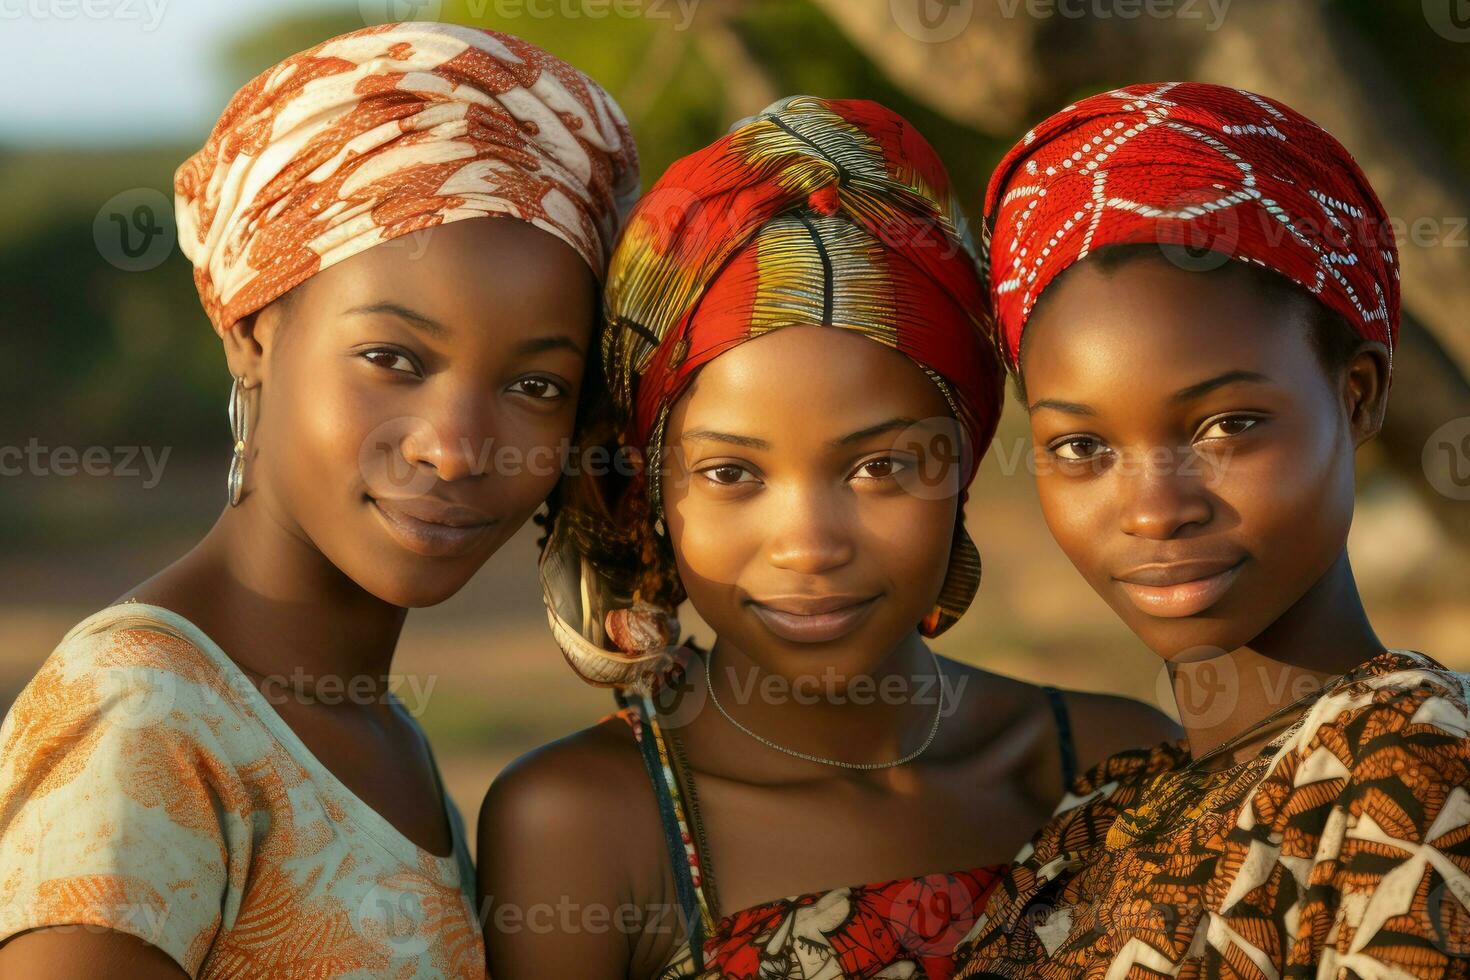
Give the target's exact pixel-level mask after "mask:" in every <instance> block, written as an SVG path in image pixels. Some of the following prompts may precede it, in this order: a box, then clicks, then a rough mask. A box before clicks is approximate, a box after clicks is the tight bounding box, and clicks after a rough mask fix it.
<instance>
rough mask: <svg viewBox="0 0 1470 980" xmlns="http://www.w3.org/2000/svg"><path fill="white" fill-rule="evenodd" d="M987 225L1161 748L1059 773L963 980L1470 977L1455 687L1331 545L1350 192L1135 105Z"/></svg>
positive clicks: (1203, 128) (1277, 143)
mask: <svg viewBox="0 0 1470 980" xmlns="http://www.w3.org/2000/svg"><path fill="white" fill-rule="evenodd" d="M986 213H987V220H988V221H989V222H990V224H991V227H992V228H993V236H992V238H991V242H990V253H989V285H990V288H991V290H992V293H993V296H994V300H995V307H996V317H997V320H996V325H997V328H998V333H999V339H1000V346H1001V349H1002V350H1003V352H1004V355H1005V357H1006V359H1007V361H1008V363H1009V365H1010V366H1011V367H1012V368H1013V369H1014V370H1015V372H1016V374H1017V379H1018V381H1020V382H1021V385H1020V388H1021V392H1022V394H1023V398H1024V400H1025V401H1026V404H1027V409H1028V411H1029V413H1030V421H1031V431H1032V436H1033V441H1034V443H1035V447H1036V453H1037V466H1038V476H1037V485H1038V488H1039V491H1040V495H1041V502H1042V509H1043V512H1044V514H1045V516H1046V519H1047V522H1048V524H1049V525H1050V527H1051V530H1052V533H1053V535H1054V536H1055V537H1056V539H1057V542H1058V544H1060V545H1061V547H1062V549H1063V550H1064V551H1065V552H1066V554H1067V556H1068V557H1069V558H1071V560H1072V562H1073V563H1074V564H1075V565H1076V566H1077V568H1078V570H1079V571H1080V572H1081V573H1082V574H1083V576H1084V577H1086V578H1087V580H1088V582H1089V583H1090V584H1091V585H1092V586H1093V588H1095V589H1096V590H1097V592H1098V593H1099V595H1101V596H1102V597H1103V598H1104V599H1105V600H1106V601H1107V602H1108V603H1109V604H1110V605H1111V606H1112V607H1113V608H1114V610H1115V611H1116V612H1117V613H1118V615H1119V616H1120V617H1121V618H1122V619H1123V620H1124V622H1126V623H1127V624H1128V625H1129V626H1130V627H1131V628H1132V629H1133V630H1134V631H1135V632H1136V633H1137V634H1138V636H1139V638H1140V639H1142V640H1143V641H1144V642H1145V643H1146V644H1147V645H1148V646H1149V647H1150V648H1152V649H1153V650H1154V652H1155V653H1157V654H1158V655H1159V657H1160V658H1162V660H1163V665H1162V669H1163V670H1164V671H1166V672H1167V676H1168V679H1169V680H1170V682H1171V683H1172V686H1173V689H1174V692H1175V695H1176V700H1177V702H1178V705H1179V711H1180V715H1181V720H1182V721H1183V723H1184V726H1185V729H1186V731H1187V733H1188V737H1187V738H1185V739H1182V740H1179V741H1176V742H1166V743H1163V744H1161V745H1159V746H1156V747H1153V748H1151V749H1141V750H1136V751H1129V752H1124V753H1121V754H1119V755H1116V756H1114V757H1112V758H1110V759H1108V760H1106V761H1104V762H1103V763H1101V764H1100V765H1098V766H1096V767H1094V768H1092V769H1091V770H1089V771H1088V772H1086V773H1084V774H1083V775H1082V776H1081V777H1080V778H1079V779H1078V780H1077V782H1076V783H1074V784H1073V786H1072V789H1071V792H1070V793H1069V794H1068V796H1067V797H1066V799H1065V800H1064V801H1063V802H1062V805H1061V806H1060V807H1059V809H1058V812H1057V814H1056V815H1055V816H1054V817H1053V818H1052V820H1051V821H1049V822H1048V823H1047V824H1046V825H1045V826H1044V827H1043V828H1042V829H1041V830H1040V831H1039V832H1038V833H1037V835H1036V836H1035V837H1034V838H1033V840H1032V841H1031V842H1030V843H1028V844H1027V845H1026V847H1025V848H1024V849H1023V850H1022V851H1021V854H1020V857H1019V858H1018V860H1017V863H1016V864H1015V865H1014V866H1013V867H1012V869H1011V870H1010V872H1009V873H1008V874H1007V875H1006V876H1005V878H1004V881H1003V883H1002V884H1001V886H1000V887H999V888H997V889H996V891H995V893H994V895H993V896H992V900H991V902H990V904H989V906H988V907H987V909H986V910H985V913H984V915H983V916H982V917H981V919H980V921H979V922H977V924H976V926H975V927H974V929H973V930H972V933H971V935H970V936H969V937H967V939H966V942H965V944H964V949H965V952H964V953H963V954H962V961H964V962H966V966H965V967H964V969H963V970H962V971H961V975H962V976H966V977H1016V978H1021V977H1025V978H1037V977H1039V978H1056V980H1061V978H1072V977H1104V976H1106V977H1145V976H1147V977H1238V978H1248V980H1267V978H1269V980H1277V978H1286V977H1303V978H1304V977H1338V978H1346V977H1363V978H1367V977H1383V978H1387V977H1395V978H1409V977H1415V978H1430V977H1434V978H1440V977H1466V976H1470V847H1467V842H1470V714H1467V704H1466V702H1467V692H1470V688H1467V684H1466V679H1465V678H1464V676H1462V675H1459V674H1456V673H1453V672H1451V671H1448V670H1446V669H1445V668H1444V667H1443V666H1442V665H1440V664H1438V663H1437V662H1435V661H1434V660H1433V659H1431V658H1429V657H1427V656H1424V655H1423V654H1420V653H1416V652H1412V651H1408V650H1396V649H1388V648H1385V646H1384V645H1383V644H1382V643H1381V642H1380V641H1379V640H1378V638H1377V636H1376V635H1375V633H1374V631H1373V628H1372V626H1371V625H1370V623H1369V620H1368V617H1367V615H1366V613H1365V611H1364V608H1363V602H1362V599H1361V598H1360V596H1359V592H1358V587H1357V584H1356V582H1355V580H1354V577H1353V572H1352V568H1351V565H1350V563H1349V560H1348V554H1347V547H1346V545H1347V534H1348V527H1349V525H1350V524H1351V520H1352V512H1353V497H1354V465H1353V462H1354V452H1355V450H1356V448H1357V447H1358V446H1360V445H1362V444H1363V443H1365V442H1367V441H1368V440H1369V439H1371V438H1372V437H1373V436H1374V435H1375V434H1376V433H1377V431H1378V428H1379V426H1380V425H1381V424H1382V420H1383V414H1384V411H1385V408H1386V402H1387V394H1388V388H1389V381H1390V375H1391V366H1392V363H1393V347H1394V342H1395V339H1396V336H1397V327H1398V315H1399V284H1398V267H1397V252H1396V249H1395V246H1394V238H1393V233H1392V230H1391V228H1390V225H1389V219H1388V216H1387V215H1386V214H1385V212H1384V210H1383V206H1382V205H1381V204H1380V203H1379V200H1378V198H1377V196H1376V195H1375V194H1374V193H1373V190H1372V188H1371V187H1370V186H1369V184H1368V181H1367V179H1366V177H1364V175H1363V174H1362V172H1361V171H1360V170H1359V169H1358V167H1357V165H1356V164H1355V163H1354V162H1353V159H1352V157H1351V156H1349V154H1348V152H1347V151H1346V150H1345V149H1344V148H1343V147H1342V145H1341V144H1339V143H1338V142H1337V141H1336V140H1335V139H1333V138H1332V137H1331V136H1330V135H1328V134H1327V133H1326V132H1324V131H1323V130H1322V129H1321V128H1320V127H1318V126H1316V125H1315V124H1314V123H1312V122H1311V121H1310V120H1307V119H1305V118H1303V117H1302V116H1301V115H1300V114H1299V113H1296V112H1294V111H1293V110H1291V109H1290V108H1288V107H1287V106H1284V105H1282V104H1280V103H1278V102H1274V101H1272V100H1270V99H1267V98H1264V97H1261V96H1258V95H1254V94H1252V93H1249V92H1241V91H1238V90H1235V89H1230V88H1224V87H1221V86H1218V85H1206V84H1198V83H1169V84H1147V85H1134V86H1129V87H1127V88H1124V89H1120V90H1117V91H1113V92H1107V93H1104V94H1101V95H1097V96H1094V97H1092V98H1088V99H1085V100H1083V101H1081V102H1079V103H1077V104H1076V105H1074V106H1069V107H1068V108H1066V109H1064V110H1062V111H1061V112H1059V113H1057V114H1056V115H1055V116H1052V117H1051V118H1049V119H1047V120H1046V121H1045V122H1043V123H1042V124H1041V125H1039V126H1038V127H1036V129H1034V130H1033V131H1032V132H1030V133H1028V134H1027V135H1026V137H1025V139H1024V140H1023V141H1022V142H1021V143H1020V144H1018V145H1017V146H1016V147H1015V148H1014V149H1013V150H1012V151H1011V153H1010V154H1009V155H1008V156H1007V157H1006V158H1005V159H1004V161H1002V163H1001V166H1000V168H999V169H998V170H997V172H996V174H995V176H994V178H993V179H992V181H991V183H990V189H989V193H988V194H987V199H986Z"/></svg>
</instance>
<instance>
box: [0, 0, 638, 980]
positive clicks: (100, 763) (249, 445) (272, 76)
mask: <svg viewBox="0 0 1470 980" xmlns="http://www.w3.org/2000/svg"><path fill="white" fill-rule="evenodd" d="M637 185H638V180H637V158H636V154H635V152H634V149H633V145H632V142H631V139H630V136H629V133H628V129H627V125H626V123H625V122H624V120H623V118H622V115H621V113H620V111H619V110H618V108H617V106H616V105H615V104H614V103H613V102H612V100H611V99H610V98H609V97H608V96H607V95H606V93H604V92H603V91H602V90H601V89H600V88H599V87H598V86H597V84H596V83H595V82H593V81H592V80H591V79H589V78H588V77H587V76H585V75H583V74H582V73H581V72H579V71H577V70H576V69H574V68H572V67H571V66H570V65H567V64H565V63H563V62H561V61H559V60H557V59H556V58H554V57H552V56H551V55H549V54H547V53H546V52H545V51H542V50H540V49H538V48H536V47H534V46H532V45H530V44H527V43H525V42H523V41H521V40H519V39H518V38H515V37H511V36H509V35H505V34H499V33H495V32H490V31H481V30H473V29H470V28H464V27H454V26H447V25H439V24H417V23H414V24H394V25H387V26H383V27H373V28H368V29H365V30H360V31H356V32H353V33H351V34H346V35H343V36H341V37H337V38H333V39H331V40H329V41H326V42H324V43H322V44H320V45H317V46H316V47H314V48H311V49H310V50H308V51H304V52H302V53H300V54H297V55H295V56H293V57H291V58H288V59H287V60H286V61H284V62H282V63H281V64H279V65H276V66H274V67H273V68H271V69H269V70H267V71H266V72H264V73H262V74H261V75H260V76H259V77H257V78H256V79H255V80H254V81H252V82H250V83H249V84H247V85H246V86H245V87H244V88H242V89H241V90H240V91H239V92H238V93H237V94H236V95H235V96H234V98H233V99H232V100H231V101H230V103H229V105H228V106H227V107H226V109H225V111H224V114H223V115H222V116H221V118H220V120H219V123H218V124H217V125H216V126H215V128H214V131H213V133H212V134H211V135H210V137H209V140H208V142H207V143H206V144H205V146H204V148H203V149H202V150H200V151H199V152H198V153H197V154H195V155H194V156H193V157H192V158H190V159H189V160H188V161H187V162H186V163H185V164H184V165H183V166H182V167H180V168H179V171H178V174H177V177H176V180H175V189H176V194H177V214H178V222H179V231H180V243H181V247H182V248H183V250H184V253H185V254H186V255H187V256H188V257H189V258H190V259H191V260H192V261H193V263H194V278H195V281H196V283H197V285H198V287H199V294H200V297H201V299H202V300H203V303H204V308H205V311H206V313H207V314H208V316H209V319H210V321H211V322H212V323H213V325H214V328H215V330H216V332H217V333H219V335H220V336H221V338H222V340H223V341H224V347H225V357H226V360H227V361H228V363H229V367H230V373H231V374H232V375H234V377H235V386H234V389H233V391H232V393H231V399H230V418H231V422H232V424H233V425H234V428H235V452H234V460H233V462H232V464H231V466H230V471H229V476H228V482H227V489H228V504H227V505H226V506H225V507H224V511H223V513H222V515H221V516H220V518H219V520H218V522H217V523H216V524H215V526H214V527H213V529H211V530H210V531H209V533H208V534H207V535H205V537H204V538H203V540H202V541H200V542H199V543H198V545H197V546H196V547H194V548H193V550H191V551H190V552H189V553H188V554H186V555H185V556H184V557H183V558H181V559H179V560H178V561H177V562H175V563H174V564H172V565H170V566H169V567H168V568H166V569H164V570H163V571H162V572H160V573H159V574H158V575H156V576H154V577H153V578H151V579H149V580H148V581H147V582H145V583H143V584H142V585H140V586H138V587H137V588H135V589H133V590H132V591H131V592H130V593H128V595H129V596H130V598H129V599H128V600H127V601H126V602H124V603H119V604H117V605H114V606H111V607H109V608H107V609H104V610H102V611H100V612H98V613H95V614H93V615H92V616H89V617H87V618H86V619H85V620H84V621H83V622H81V623H79V624H78V625H77V626H76V627H75V628H74V629H73V630H72V631H71V632H70V633H69V634H68V635H67V636H66V638H65V639H64V640H63V641H62V643H61V645H60V646H58V647H57V649H56V650H55V652H54V653H52V655H51V657H50V658H49V659H48V660H47V661H46V662H45V664H44V665H43V666H42V668H41V670H40V672H39V673H38V674H37V675H36V677H35V678H34V679H33V680H32V681H31V683H30V684H29V685H28V686H27V687H26V689H25V690H24V692H22V694H21V695H20V698H19V699H18V700H17V701H16V703H15V705H14V707H13V708H12V709H11V711H10V713H9V714H8V715H7V717H6V720H5V726H4V729H3V731H0V881H3V882H4V895H5V898H4V903H3V904H4V911H5V915H4V925H3V931H0V940H6V942H5V945H4V947H3V948H0V973H3V974H4V975H6V976H46V977H52V978H68V977H78V978H79V977H88V978H90V977H97V976H103V975H107V976H127V977H129V978H143V977H159V978H161V977H178V976H183V975H187V976H194V977H227V976H228V977H240V976H256V977H283V978H284V977H328V976H330V977H388V976H392V977H402V978H410V977H426V978H427V977H438V978H445V977H479V976H483V975H484V958H483V950H482V947H481V943H480V930H479V927H478V923H477V921H476V917H475V911H474V909H473V907H472V899H473V890H472V878H473V876H474V872H473V869H472V867H471V864H470V860H469V851H468V847H467V844H466V841H465V835H464V831H463V826H462V822H461V820H460V816H459V813H458V812H457V810H456V809H455V808H454V806H453V804H452V802H450V801H449V800H448V799H447V798H446V796H445V795H444V791H443V787H442V785H441V784H440V780H439V773H438V768H437V766H436V764H435V762H434V759H433V755H432V753H431V752H430V750H429V747H428V744H427V742H426V741H425V740H424V737H423V732H422V729H421V728H420V726H419V724H418V722H417V720H416V719H415V718H414V717H413V715H412V714H410V712H409V711H408V710H406V708H405V706H404V705H403V704H402V703H401V702H400V701H399V700H398V698H397V696H396V694H395V693H394V692H393V691H392V690H390V689H389V686H388V680H389V672H390V669H391V664H392V659H393V654H394V650H395V647H396V646H397V642H398V637H399V632H400V630H401V628H402V626H403V622H404V617H405V616H406V615H407V612H408V609H409V608H410V607H416V606H426V605H431V604H434V603H437V602H440V601H442V600H444V599H446V598H448V597H449V596H450V595H452V594H453V593H454V592H456V591H457V590H458V589H459V588H460V587H461V586H463V585H464V584H465V583H466V582H467V581H468V580H469V578H470V576H471V575H473V574H474V572H475V571H476V570H477V569H478V568H479V567H480V566H481V565H482V564H483V563H484V562H485V560H486V559H487V558H488V557H489V556H490V555H491V554H493V553H494V552H495V550H496V549H497V548H499V547H500V545H501V544H503V543H504V542H505V541H506V540H507V539H508V538H509V537H510V536H511V535H512V534H514V533H515V531H516V529H517V528H518V527H519V526H520V525H522V524H523V523H524V522H525V520H526V519H527V518H528V517H530V515H531V513H532V512H533V511H534V510H535V509H536V508H537V507H538V506H539V505H540V504H541V503H542V501H543V499H544V498H545V497H546V495H547V494H548V493H549V492H550V490H551V488H552V486H553V484H554V483H555V481H556V479H557V477H558V472H557V468H556V467H554V466H553V467H542V468H540V469H532V468H530V467H519V468H516V469H513V470H512V469H507V468H503V467H501V468H497V469H495V470H494V471H492V470H491V469H490V468H489V467H487V466H486V464H485V460H487V459H489V458H491V457H493V458H494V459H496V460H499V459H501V458H502V456H501V454H500V450H502V449H504V448H505V447H507V446H509V447H511V448H514V449H515V450H516V451H517V452H518V453H520V457H519V458H523V459H524V458H527V456H528V454H532V453H535V452H537V451H538V450H546V451H548V452H549V453H551V454H554V453H555V452H556V451H557V448H558V446H559V444H561V443H563V442H564V441H565V440H567V439H568V438H569V437H570V435H571V433H572V430H573V423H574V417H575V413H576V405H577V395H578V390H579V386H580V382H581V378H582V374H583V372H584V366H585V363H586V360H587V353H588V350H589V347H590V341H591V339H592V335H593V327H594V319H595V313H596V309H597V286H598V282H599V280H600V279H601V277H602V275H603V272H604V269H605V265H606V257H607V254H608V251H609V250H610V247H611V242H612V239H613V236H614V235H615V233H616V230H617V226H618V223H619V220H620V212H621V211H622V209H623V206H624V205H625V204H628V203H630V202H631V198H632V196H633V194H634V193H635V192H636V190H637ZM470 218H476V219H485V218H494V219H495V220H474V221H471V220H468V219H470ZM492 442H493V443H494V444H495V452H494V453H491V452H488V451H487V450H488V447H490V446H491V444H492ZM222 475H223V474H222ZM419 707H421V706H419ZM78 927H86V928H85V930H82V929H79V928H78ZM140 940H141V941H140Z"/></svg>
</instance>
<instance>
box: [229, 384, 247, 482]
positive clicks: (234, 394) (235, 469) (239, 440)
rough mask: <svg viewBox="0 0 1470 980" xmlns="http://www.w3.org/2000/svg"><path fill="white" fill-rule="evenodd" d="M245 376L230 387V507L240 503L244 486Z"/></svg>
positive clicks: (245, 440)
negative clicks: (231, 440)
mask: <svg viewBox="0 0 1470 980" xmlns="http://www.w3.org/2000/svg"><path fill="white" fill-rule="evenodd" d="M244 391H245V376H244V375H243V374H242V375H239V376H237V377H236V378H235V380H234V382H233V383H232V384H231V385H230V434H231V435H233V436H234V437H235V454H234V455H233V456H231V457H230V475H229V478H228V480H227V481H226V484H225V486H226V488H227V489H228V491H229V501H230V506H231V507H234V506H236V505H237V504H239V503H240V492H241V490H242V489H244V486H245V444H246V442H247V441H248V440H249V439H250V417H249V415H250V413H249V412H248V411H246V408H245V395H244Z"/></svg>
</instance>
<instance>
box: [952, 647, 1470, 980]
mask: <svg viewBox="0 0 1470 980" xmlns="http://www.w3.org/2000/svg"><path fill="white" fill-rule="evenodd" d="M1467 700H1470V678H1467V677H1466V676H1464V675H1461V674H1458V673H1455V672H1453V671H1449V670H1447V669H1445V668H1444V667H1443V666H1442V665H1440V664H1438V663H1436V662H1435V661H1433V660H1431V659H1430V658H1428V657H1425V656H1423V655H1422V654H1418V653H1410V652H1405V651H1397V650H1392V651H1388V652H1386V653H1383V654H1380V655H1379V656H1377V657H1375V658H1373V659H1371V660H1369V661H1367V662H1366V663H1364V664H1362V665H1360V667H1359V668H1357V669H1356V670H1354V671H1353V672H1351V673H1350V674H1349V675H1347V676H1346V677H1345V678H1343V679H1342V680H1341V681H1339V682H1338V683H1337V684H1335V685H1333V686H1332V687H1331V688H1330V689H1329V690H1328V692H1327V693H1326V694H1324V695H1323V696H1322V697H1321V698H1320V699H1319V700H1318V701H1317V702H1316V703H1315V704H1314V705H1313V707H1312V708H1311V710H1310V711H1308V712H1307V714H1306V715H1305V716H1304V717H1303V718H1302V719H1300V720H1299V721H1298V722H1296V723H1295V724H1294V725H1293V726H1292V727H1291V728H1289V729H1288V730H1287V731H1285V732H1283V733H1282V734H1281V735H1280V736H1279V737H1278V738H1277V739H1275V740H1274V741H1273V742H1272V743H1271V744H1270V745H1268V746H1267V747H1266V748H1264V749H1263V750H1262V751H1261V753H1260V754H1259V755H1258V757H1257V758H1255V759H1252V760H1249V761H1247V762H1244V763H1241V764H1239V765H1238V766H1236V767H1234V768H1233V769H1231V770H1228V771H1226V772H1224V773H1222V774H1220V777H1219V778H1218V779H1216V780H1213V781H1212V783H1213V785H1212V787H1211V788H1209V789H1207V790H1206V791H1205V792H1203V793H1202V794H1197V795H1196V797H1195V798H1193V799H1190V800H1189V801H1188V802H1189V804H1190V807H1189V811H1188V813H1187V814H1186V819H1184V820H1181V821H1176V825H1175V826H1173V827H1166V828H1164V829H1163V830H1161V831H1157V832H1152V833H1150V832H1148V831H1147V830H1146V824H1147V822H1148V818H1149V817H1150V815H1151V810H1153V809H1155V808H1156V807H1157V805H1158V803H1159V801H1160V800H1161V799H1162V797H1163V796H1164V794H1165V792H1166V791H1167V789H1168V784H1169V783H1170V781H1171V780H1172V779H1174V778H1176V777H1177V776H1178V773H1179V770H1180V769H1181V767H1182V766H1183V765H1184V764H1186V763H1187V762H1188V761H1189V754H1188V750H1187V747H1186V746H1185V744H1184V743H1183V742H1175V743H1166V744H1163V745H1160V746H1158V747H1156V748H1153V749H1152V750H1137V751H1131V752H1124V753H1120V754H1118V755H1115V756H1113V757H1112V758H1110V759H1108V760H1106V761H1105V762H1103V763H1101V764H1099V765H1098V766H1096V767H1094V768H1093V769H1092V770H1090V771H1088V772H1086V773H1084V774H1083V775H1082V776H1081V777H1079V778H1078V779H1077V781H1076V782H1074V783H1073V786H1072V791H1071V793H1070V794H1069V795H1068V796H1067V797H1066V798H1065V799H1064V800H1063V801H1062V803H1061V805H1060V806H1059V808H1058V810H1057V812H1056V814H1055V815H1054V816H1053V817H1052V819H1051V820H1050V821H1049V822H1048V823H1047V824H1046V825H1045V826H1044V827H1043V828H1042V829H1041V830H1040V831H1039V832H1038V833H1037V834H1036V836H1035V837H1034V838H1033V839H1032V841H1031V843H1029V844H1027V845H1026V847H1025V848H1023V849H1022V851H1021V853H1020V854H1019V855H1018V857H1017V860H1016V862H1015V863H1014V864H1013V865H1012V867H1011V870H1010V872H1009V873H1008V874H1007V876H1006V878H1005V879H1004V880H1003V881H1002V882H1001V884H1000V887H998V888H997V889H996V890H995V892H993V893H992V897H991V900H990V902H989V904H988V905H987V907H986V909H985V911H984V913H983V914H982V916H981V918H980V920H979V921H978V922H977V923H976V925H975V927H974V929H972V930H971V931H970V933H969V935H968V936H966V937H965V939H964V940H963V942H962V943H961V947H960V953H959V960H960V964H961V969H960V972H959V973H958V976H961V977H1028V978H1031V977H1035V978H1062V977H1088V978H1093V977H1096V978H1100V980H1101V978H1107V980H1114V978H1120V980H1121V978H1130V980H1131V978H1145V977H1148V978H1157V977H1232V978H1233V977H1239V978H1246V980H1268V978H1270V980H1274V978H1292V977H1296V978H1302V977H1318V978H1328V977H1331V978H1363V980H1402V978H1430V977H1433V978H1442V977H1446V978H1464V977H1470V710H1467Z"/></svg>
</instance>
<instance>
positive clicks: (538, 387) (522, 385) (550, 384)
mask: <svg viewBox="0 0 1470 980" xmlns="http://www.w3.org/2000/svg"><path fill="white" fill-rule="evenodd" d="M510 387H511V390H512V391H519V392H521V393H522V394H525V395H530V396H531V397H532V398H558V397H560V396H561V394H562V390H561V386H560V385H558V384H557V383H556V382H555V381H552V380H551V379H549V378H522V379H521V380H519V381H517V382H516V383H515V384H513V385H511V386H510Z"/></svg>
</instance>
